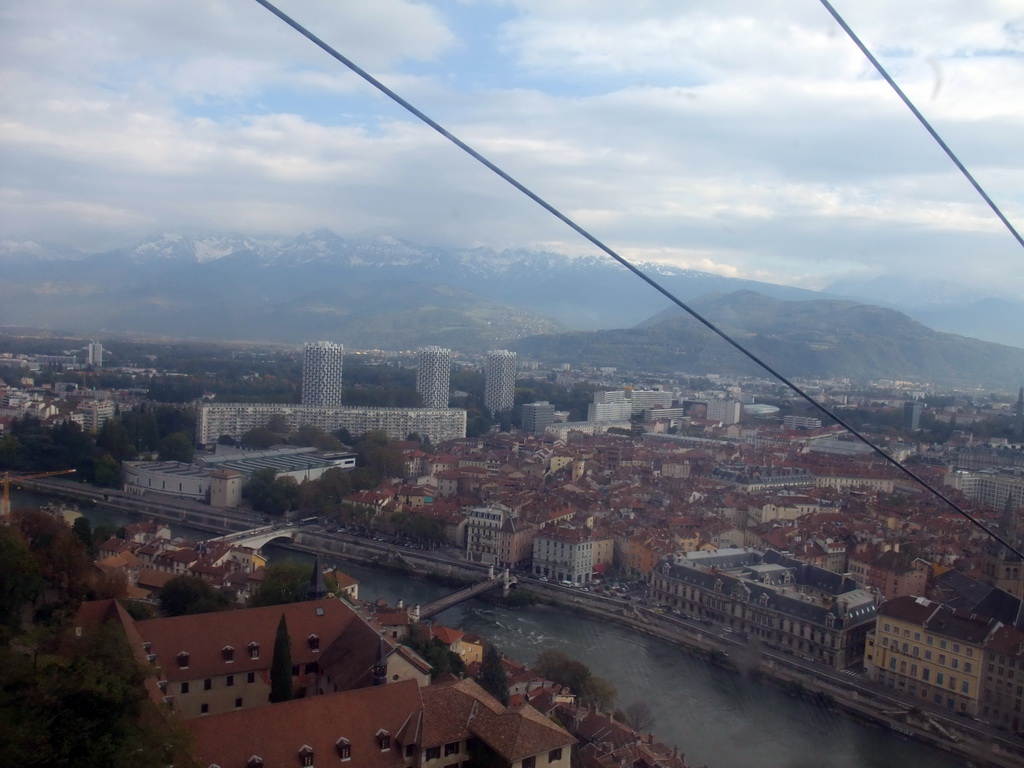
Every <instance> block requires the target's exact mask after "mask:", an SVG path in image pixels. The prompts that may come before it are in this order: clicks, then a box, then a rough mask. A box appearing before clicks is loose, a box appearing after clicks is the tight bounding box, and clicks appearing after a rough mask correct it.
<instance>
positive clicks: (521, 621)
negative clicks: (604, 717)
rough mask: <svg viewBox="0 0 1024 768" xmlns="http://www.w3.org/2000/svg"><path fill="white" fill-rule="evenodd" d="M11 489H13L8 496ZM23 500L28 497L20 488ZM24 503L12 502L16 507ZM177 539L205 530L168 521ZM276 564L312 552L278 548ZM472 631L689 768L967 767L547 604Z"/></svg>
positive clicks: (418, 586)
mask: <svg viewBox="0 0 1024 768" xmlns="http://www.w3.org/2000/svg"><path fill="white" fill-rule="evenodd" d="M14 495H15V494H13V493H12V496H14ZM20 496H21V499H20V501H21V502H22V503H25V502H27V501H29V500H30V499H32V498H33V497H30V496H29V495H28V494H21V495H20ZM17 504H18V501H15V505H17ZM86 514H87V516H88V517H89V518H90V520H91V521H92V522H93V524H94V525H96V524H99V523H105V524H110V525H121V524H123V523H125V522H130V519H129V518H127V517H126V516H123V515H117V514H111V513H108V512H101V511H97V510H88V511H86ZM172 531H173V533H174V535H176V536H187V537H196V538H199V537H201V536H202V535H203V534H202V532H199V531H193V530H189V529H187V528H186V529H183V528H180V527H178V526H172ZM264 552H265V554H267V556H268V557H269V558H270V560H271V561H274V560H279V559H292V560H295V559H300V560H304V561H309V560H311V558H310V557H309V556H307V555H304V554H300V553H296V552H291V551H289V550H287V549H283V548H281V547H277V546H273V545H271V546H268V547H266V548H265V549H264ZM326 564H335V565H337V566H338V567H339V568H341V569H342V570H344V571H345V572H346V573H348V574H349V575H351V576H353V577H354V578H356V579H358V580H359V582H360V584H359V596H360V598H362V599H363V600H376V599H379V598H383V599H385V600H387V601H388V602H389V603H391V604H392V605H394V604H395V603H397V602H398V600H404V601H405V602H406V604H407V605H408V604H426V603H429V602H431V601H433V600H435V599H437V598H438V597H440V596H441V595H443V594H446V593H447V592H450V591H451V590H450V589H448V588H446V587H442V586H439V585H437V584H433V583H431V582H428V581H424V580H421V579H410V578H408V577H406V576H403V575H400V574H397V573H394V572H390V571H383V570H379V569H373V568H369V567H367V566H363V565H360V564H357V563H347V562H341V561H339V562H337V563H325V565H326ZM438 621H441V622H443V623H445V624H447V625H449V626H452V627H457V628H460V629H462V630H464V631H466V632H475V633H477V634H479V635H481V636H483V637H484V638H486V639H487V640H489V641H491V642H493V643H495V644H496V645H497V646H498V647H499V648H500V649H501V650H502V651H503V652H504V653H505V654H507V655H508V656H510V657H512V658H514V659H517V660H519V661H522V662H524V663H530V662H531V661H533V659H534V658H535V657H536V655H537V654H538V653H539V652H540V651H542V650H544V649H545V648H557V649H560V650H563V651H565V652H566V653H567V654H569V655H570V656H573V657H574V658H577V659H579V660H580V661H582V662H584V663H585V664H586V665H587V666H589V667H590V669H591V670H592V671H593V672H594V674H598V675H602V676H603V677H606V678H608V679H609V680H610V681H611V682H612V683H613V684H614V685H615V687H616V688H617V689H618V691H619V697H618V704H619V705H620V706H621V705H625V704H628V703H629V702H632V701H635V700H643V701H645V702H647V703H648V704H649V705H650V706H651V708H652V709H653V710H654V714H655V723H654V726H653V729H652V730H653V731H654V733H655V736H656V737H657V738H658V740H660V741H662V742H665V743H667V744H670V745H677V746H678V747H679V749H680V750H681V751H682V752H683V753H684V754H685V756H686V761H687V763H689V764H690V765H694V766H702V765H707V766H708V768H752V767H753V766H757V768H954V767H956V766H962V765H963V763H962V762H961V761H960V760H957V759H955V758H953V757H951V756H949V755H947V754H945V753H943V752H941V751H939V750H936V749H934V748H932V747H929V746H927V745H924V744H919V743H917V742H914V741H910V740H908V739H905V738H903V737H902V736H899V735H898V734H896V733H894V732H892V731H889V730H886V729H883V728H876V727H871V726H866V725H861V724H859V723H856V722H854V721H852V720H850V719H849V718H847V717H844V716H842V715H839V714H837V713H834V712H830V711H828V710H826V709H824V708H821V707H817V706H815V705H813V704H811V703H809V702H807V701H804V700H802V699H798V698H793V697H790V696H787V695H786V694H784V693H782V692H781V691H779V690H777V689H776V688H774V687H773V686H771V685H768V684H765V683H759V682H756V681H753V680H751V679H749V678H747V677H745V676H743V675H740V674H737V673H732V672H728V671H725V670H721V669H718V668H716V667H712V666H711V665H709V664H706V663H704V662H702V661H700V660H698V659H696V658H694V657H691V656H689V655H688V654H686V653H684V652H682V651H681V650H679V649H678V648H675V647H674V646H672V645H669V644H668V643H664V642H662V641H659V640H656V639H654V638H649V637H646V636H643V635H636V634H633V633H631V632H629V631H627V630H626V629H624V628H621V627H617V626H611V625H606V624H602V623H600V622H598V621H595V620H592V619H588V618H585V617H581V616H575V615H567V614H565V613H564V612H563V611H560V610H558V609H556V608H551V607H548V606H533V607H530V608H523V609H516V610H511V609H507V608H501V607H497V606H494V605H492V604H489V603H485V602H482V601H479V600H472V601H469V602H467V603H463V604H462V605H459V606H456V607H454V608H451V609H449V610H448V611H445V612H444V613H442V614H441V615H440V616H438Z"/></svg>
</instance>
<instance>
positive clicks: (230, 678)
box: [224, 675, 235, 688]
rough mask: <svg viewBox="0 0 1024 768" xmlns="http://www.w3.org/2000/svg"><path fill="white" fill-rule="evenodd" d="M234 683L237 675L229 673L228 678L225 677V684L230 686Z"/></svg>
mask: <svg viewBox="0 0 1024 768" xmlns="http://www.w3.org/2000/svg"><path fill="white" fill-rule="evenodd" d="M234 684H235V676H234V675H228V676H227V678H225V680H224V685H226V686H227V687H228V688H230V687H231V686H233V685H234Z"/></svg>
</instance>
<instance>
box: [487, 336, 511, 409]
mask: <svg viewBox="0 0 1024 768" xmlns="http://www.w3.org/2000/svg"><path fill="white" fill-rule="evenodd" d="M515 394H516V353H515V352H509V351H508V350H507V349H492V350H491V351H490V352H488V353H487V362H486V363H485V364H484V405H485V406H487V408H488V410H490V412H491V413H500V412H502V411H510V410H512V406H513V405H514V402H515Z"/></svg>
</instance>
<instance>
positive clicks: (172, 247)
mask: <svg viewBox="0 0 1024 768" xmlns="http://www.w3.org/2000/svg"><path fill="white" fill-rule="evenodd" d="M0 263H3V264H4V274H3V279H2V280H0V324H2V325H18V326H31V327H42V328H50V329H67V330H74V331H76V332H80V333H95V334H104V333H105V334H110V335H115V334H126V333H136V334H149V335H159V336H179V337H197V338H208V339H221V340H228V339H239V340H241V339H246V340H264V341H276V342H287V343H297V342H301V341H305V340H311V339H317V338H325V339H332V340H335V341H340V342H343V343H345V344H347V345H350V346H353V347H359V348H371V347H378V348H385V349H409V348H414V347H417V346H421V345H425V344H440V345H444V346H448V347H452V348H454V349H459V350H463V351H467V352H474V351H482V350H484V349H488V348H493V347H496V346H507V347H510V348H514V349H519V351H521V352H522V353H523V354H524V355H527V356H529V357H532V358H536V359H541V360H547V361H558V362H592V363H595V364H600V365H621V366H623V367H643V368H649V369H665V368H666V367H667V369H670V370H693V371H698V370H700V371H712V370H722V371H725V370H734V369H735V370H743V369H744V366H745V365H749V364H746V363H744V362H743V361H741V360H739V359H735V360H733V359H731V355H732V354H733V353H732V351H731V350H729V348H728V347H727V346H726V345H724V344H722V343H720V342H719V341H715V342H713V343H712V340H711V338H710V336H705V335H703V334H705V333H706V331H704V330H702V329H700V327H699V326H696V325H695V324H692V322H691V321H690V320H688V319H687V320H686V321H682V320H681V319H680V318H678V317H671V316H659V313H660V312H662V311H665V310H670V309H675V311H676V312H678V311H679V310H678V309H677V308H674V307H673V305H672V304H671V303H670V302H669V301H668V300H667V299H665V298H664V297H662V296H661V295H659V294H657V293H656V292H654V291H652V289H651V288H650V287H649V286H647V285H646V284H644V283H643V282H642V281H640V280H637V279H636V277H635V276H633V275H631V274H630V273H629V272H628V271H627V270H625V269H624V268H622V267H621V266H620V265H618V264H615V263H614V262H611V261H610V260H608V259H604V258H598V257H579V258H568V257H565V256H562V255H558V254H553V253H545V252H538V251H529V250H506V251H501V252H497V251H493V250H490V249H486V248H476V249H442V248H434V247H429V246H421V245H415V244H411V243H407V242H402V241H398V240H395V239H393V238H387V237H380V238H375V239H371V240H348V239H344V238H341V237H339V236H338V235H336V234H334V233H333V232H330V231H328V230H317V231H314V232H311V233H306V234H302V235H299V236H297V237H293V238H270V237H249V236H245V235H241V234H224V233H207V234H204V235H199V236H194V237H188V236H183V235H160V236H154V237H150V238H148V239H146V240H144V241H142V242H139V243H136V244H134V245H132V246H129V247H125V248H118V249H113V250H108V251H104V252H101V253H94V254H83V253H78V252H74V251H71V250H68V249H64V248H55V247H51V246H47V245H45V244H39V243H18V242H11V241H7V242H3V243H0ZM642 267H643V269H644V271H645V272H647V273H648V274H651V275H652V276H653V277H654V278H655V279H656V280H657V281H658V282H660V283H661V284H662V285H663V286H664V287H665V288H666V289H668V290H669V291H671V292H673V293H675V295H677V296H678V297H679V298H680V299H682V300H683V301H685V302H689V303H692V304H694V306H697V305H699V306H701V307H704V311H707V312H708V313H709V316H712V317H713V319H714V318H715V317H718V318H720V319H721V322H722V323H723V326H725V327H727V328H728V329H729V330H730V331H732V332H734V333H737V334H739V335H740V336H741V337H742V338H743V339H745V340H747V341H749V343H750V344H751V346H752V347H756V348H757V349H760V350H762V351H763V353H764V355H765V357H766V358H769V359H772V360H773V361H774V362H778V364H779V366H780V369H781V370H783V371H784V372H786V373H788V374H790V375H819V376H827V375H850V376H855V377H858V378H860V377H871V378H880V377H882V378H916V379H930V380H944V381H965V380H967V379H968V378H970V377H971V376H974V377H978V376H979V375H983V376H984V377H985V378H986V381H987V383H996V382H1000V383H1005V384H1007V385H1013V382H1015V381H1017V380H1019V379H1020V377H1021V376H1022V375H1024V350H1021V349H1010V348H1008V347H1000V346H998V345H995V344H985V343H984V342H981V341H977V340H973V339H962V338H959V337H953V336H950V335H949V334H940V333H937V332H935V331H932V330H930V329H928V328H926V327H925V326H923V325H921V324H920V323H916V322H914V321H913V320H911V319H910V318H909V317H907V316H905V315H903V314H900V313H899V312H897V311H895V309H893V308H892V307H893V305H894V304H893V302H888V301H887V302H886V303H888V304H890V307H889V308H882V307H868V306H864V305H863V304H858V303H856V302H853V301H839V300H838V295H839V294H843V293H845V294H856V293H858V292H865V291H866V292H871V290H872V289H874V290H875V292H876V293H878V292H879V291H880V289H882V288H884V287H885V286H884V285H883V286H879V285H875V286H871V285H867V286H865V285H853V284H847V285H836V286H833V287H832V290H833V291H834V293H819V292H815V291H809V290H804V289H800V288H792V287H787V286H780V285H774V284H771V283H762V282H757V281H752V280H740V279H734V278H727V277H722V276H719V275H713V274H709V273H705V272H698V271H694V270H686V269H678V268H673V267H668V266H665V265H654V264H648V265H642ZM737 292H738V293H737ZM882 298H883V300H884V299H885V298H888V297H885V296H883V297H882ZM972 300H973V301H974V302H975V303H976V304H978V305H979V306H982V305H984V303H985V301H986V297H975V298H973V299H972ZM993 301H995V302H999V301H1003V302H1006V304H1007V306H1001V305H999V304H998V303H997V304H994V305H993V304H992V302H993ZM830 302H831V303H830ZM922 307H923V308H924V309H922ZM918 310H920V311H927V304H926V303H923V302H919V305H918ZM1001 310H1005V311H1007V312H1008V313H1009V314H1012V313H1013V312H1014V311H1016V307H1015V304H1014V302H1013V300H1012V299H991V298H989V311H990V314H991V313H998V312H1000V311H1001ZM1021 310H1022V312H1024V303H1021ZM670 314H671V313H670ZM949 314H952V315H955V314H957V313H949ZM652 318H655V319H654V320H652ZM716 322H718V320H716ZM691 325H692V326H693V327H691ZM996 325H997V326H1003V327H1004V330H1005V324H1001V323H997V324H996ZM1017 327H1024V325H1020V326H1017ZM947 328H948V325H947ZM623 329H626V330H623ZM1019 337H1020V334H1019V333H1014V334H1011V336H1010V338H1017V341H1016V343H1017V344H1021V343H1024V339H1021V338H1019ZM616 349H618V351H616ZM759 354H760V353H759ZM779 361H785V362H784V364H783V362H779Z"/></svg>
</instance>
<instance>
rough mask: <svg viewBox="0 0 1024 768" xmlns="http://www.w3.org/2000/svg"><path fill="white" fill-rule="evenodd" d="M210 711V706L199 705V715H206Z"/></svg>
mask: <svg viewBox="0 0 1024 768" xmlns="http://www.w3.org/2000/svg"><path fill="white" fill-rule="evenodd" d="M209 711H210V705H209V704H200V705H199V714H201V715H205V714H207V713H208V712H209Z"/></svg>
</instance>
